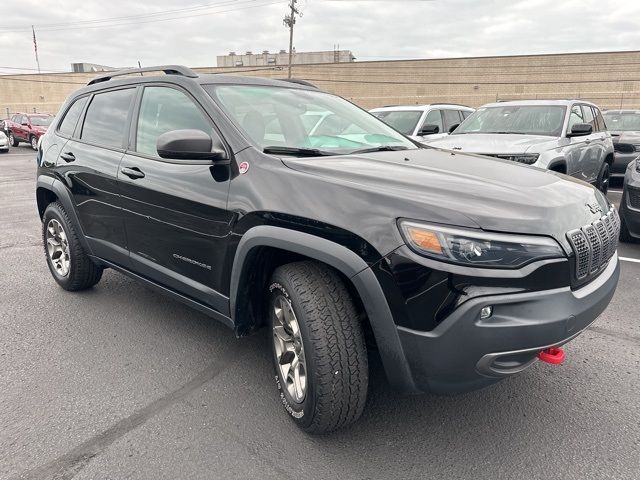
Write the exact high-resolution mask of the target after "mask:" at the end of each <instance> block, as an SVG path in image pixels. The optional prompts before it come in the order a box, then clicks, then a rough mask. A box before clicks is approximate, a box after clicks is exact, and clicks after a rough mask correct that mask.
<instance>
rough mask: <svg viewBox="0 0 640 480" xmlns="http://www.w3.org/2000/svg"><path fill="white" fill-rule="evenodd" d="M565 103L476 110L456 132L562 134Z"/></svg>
mask: <svg viewBox="0 0 640 480" xmlns="http://www.w3.org/2000/svg"><path fill="white" fill-rule="evenodd" d="M565 112H566V107H563V106H560V105H516V106H514V105H508V106H507V105H505V106H497V107H484V108H480V109H478V110H476V111H475V112H474V113H472V114H471V115H469V117H467V119H466V120H465V121H464V122H462V124H461V125H460V126H459V127H458V128H457V129H456V130H455V132H453V134H454V135H460V134H469V133H505V134H506V133H514V134H519V135H548V136H552V137H559V136H560V135H561V134H562V125H563V123H564V115H565Z"/></svg>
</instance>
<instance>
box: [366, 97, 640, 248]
mask: <svg viewBox="0 0 640 480" xmlns="http://www.w3.org/2000/svg"><path fill="white" fill-rule="evenodd" d="M370 113H372V114H373V115H375V116H376V117H378V118H380V119H381V120H383V121H384V122H386V123H387V124H388V125H390V126H391V127H393V128H394V129H396V130H398V131H399V132H401V133H403V134H405V135H407V136H408V137H410V138H412V139H414V140H416V141H419V142H421V143H424V144H427V145H429V146H431V147H435V148H442V149H447V150H452V151H464V152H468V153H474V154H479V155H486V156H491V157H496V158H499V159H503V160H505V161H511V162H517V163H522V164H525V165H529V166H532V167H539V168H544V169H547V170H552V171H555V172H558V173H562V174H566V175H570V176H573V177H575V178H578V179H580V180H583V181H585V182H588V183H591V184H592V185H594V186H595V187H596V188H598V189H599V190H601V191H602V192H603V193H605V194H606V193H607V191H608V189H609V184H610V179H611V178H612V177H613V178H624V183H623V198H622V203H621V207H620V214H621V215H622V217H623V224H622V230H621V236H620V238H621V239H622V240H623V241H632V240H633V239H636V238H639V236H640V190H637V189H638V188H640V187H639V185H638V179H637V176H638V168H639V167H638V165H639V164H640V162H639V161H635V160H636V158H638V156H639V155H640V110H608V111H605V112H604V114H603V113H601V111H600V109H599V108H598V107H597V106H596V105H594V104H593V103H589V102H585V101H580V100H553V101H550V100H529V101H513V102H497V103H492V104H487V105H484V106H482V107H480V108H478V109H477V110H475V111H474V110H473V109H471V108H468V107H462V106H459V105H451V104H438V105H425V106H413V107H411V106H393V107H382V108H375V109H373V110H371V111H370ZM634 161H635V163H633V162H634ZM632 163H633V164H632Z"/></svg>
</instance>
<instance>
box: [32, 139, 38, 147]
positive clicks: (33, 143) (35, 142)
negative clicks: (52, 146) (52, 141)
mask: <svg viewBox="0 0 640 480" xmlns="http://www.w3.org/2000/svg"><path fill="white" fill-rule="evenodd" d="M31 148H33V149H34V150H37V149H38V139H37V138H36V137H31Z"/></svg>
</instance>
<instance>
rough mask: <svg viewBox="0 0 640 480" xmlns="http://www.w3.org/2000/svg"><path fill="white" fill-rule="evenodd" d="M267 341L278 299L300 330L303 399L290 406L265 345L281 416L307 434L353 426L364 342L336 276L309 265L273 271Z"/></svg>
mask: <svg viewBox="0 0 640 480" xmlns="http://www.w3.org/2000/svg"><path fill="white" fill-rule="evenodd" d="M268 289H269V292H268V293H269V300H268V302H267V307H268V309H267V314H268V318H269V319H270V326H271V328H270V338H271V335H272V332H273V326H274V322H277V319H276V315H275V313H274V308H273V307H274V297H276V296H278V295H284V296H285V297H286V298H287V299H289V300H290V304H291V307H292V309H293V312H294V314H295V316H296V317H297V322H298V324H299V327H300V332H301V336H302V343H303V348H304V354H305V361H306V364H307V365H306V373H307V381H306V395H305V397H304V399H303V400H302V402H301V403H296V401H295V400H293V398H292V396H291V395H290V394H289V392H288V391H287V389H286V388H284V387H283V385H285V384H284V379H283V378H282V376H281V372H280V368H279V365H278V362H277V355H276V348H275V344H274V341H273V340H271V344H272V351H273V361H274V370H275V379H276V385H277V388H278V393H279V395H280V401H281V402H282V404H283V406H284V408H285V411H286V412H287V413H288V415H289V416H290V418H291V419H292V420H293V421H294V422H295V423H296V424H297V425H298V427H300V428H301V429H302V430H304V431H305V432H307V433H312V434H321V433H327V432H331V431H333V430H336V429H338V428H341V427H344V426H346V425H348V424H350V423H353V422H355V421H356V420H357V419H358V418H359V417H360V415H361V414H362V411H363V409H364V405H365V402H366V399H367V388H368V383H369V366H368V359H367V350H366V346H365V339H364V334H363V330H362V327H361V325H360V320H359V316H358V311H357V309H356V306H355V303H354V301H353V299H352V298H351V295H350V293H349V291H348V290H347V287H346V286H345V284H344V282H343V280H342V278H341V277H340V276H339V274H338V273H337V272H336V271H334V270H333V269H331V268H330V267H328V266H325V265H323V264H321V263H317V262H313V261H305V262H298V263H291V264H288V265H284V266H281V267H279V268H278V269H276V271H275V272H274V273H273V276H272V278H271V282H270V283H269V287H268Z"/></svg>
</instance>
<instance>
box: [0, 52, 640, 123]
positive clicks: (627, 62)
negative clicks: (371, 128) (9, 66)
mask: <svg viewBox="0 0 640 480" xmlns="http://www.w3.org/2000/svg"><path fill="white" fill-rule="evenodd" d="M195 70H196V71H197V72H200V73H232V74H239V75H242V74H245V75H254V76H263V77H270V78H284V77H285V76H286V69H285V68H283V67H274V68H272V69H258V71H256V68H255V67H254V68H249V67H248V68H217V67H211V68H197V69H195ZM95 76H96V74H91V73H89V74H87V73H75V74H74V73H56V74H43V75H37V74H35V75H11V76H9V75H5V76H0V116H2V117H4V116H6V112H7V109H8V111H9V112H15V111H29V112H31V111H34V109H35V110H36V111H38V112H52V113H55V112H56V111H57V110H58V108H59V107H60V105H61V103H62V102H63V101H64V99H65V98H66V97H67V95H69V94H70V93H71V92H73V91H74V90H76V89H78V88H81V87H82V86H83V85H86V83H87V82H88V81H89V80H90V79H91V78H93V77H95ZM293 76H294V77H296V78H301V79H306V80H309V81H310V82H312V83H314V84H316V85H317V86H318V87H320V88H322V89H324V90H327V91H330V92H334V93H337V94H339V95H341V96H343V97H345V98H347V99H349V100H351V101H353V102H355V103H357V104H358V105H360V106H362V107H364V108H373V107H379V106H383V105H394V104H425V103H433V102H450V103H460V104H464V105H469V106H471V107H478V106H480V105H482V104H484V103H488V102H495V101H496V100H512V99H536V98H538V99H545V98H548V99H559V98H580V99H585V100H590V101H593V102H594V103H596V104H598V105H600V106H601V107H602V108H605V109H606V108H638V109H640V51H630V52H602V53H581V54H557V55H525V56H508V57H479V58H453V59H433V60H401V61H379V62H354V63H337V64H334V63H326V64H312V65H295V66H294V67H293Z"/></svg>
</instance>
